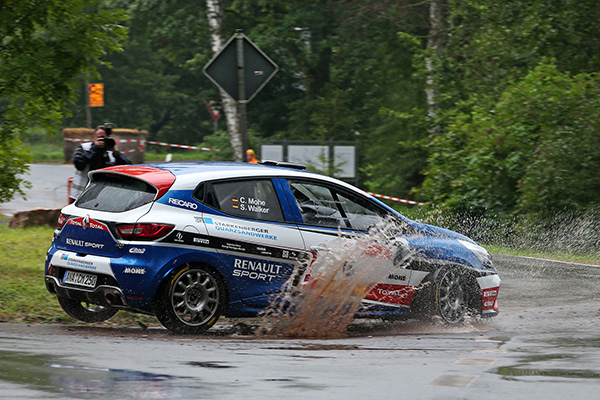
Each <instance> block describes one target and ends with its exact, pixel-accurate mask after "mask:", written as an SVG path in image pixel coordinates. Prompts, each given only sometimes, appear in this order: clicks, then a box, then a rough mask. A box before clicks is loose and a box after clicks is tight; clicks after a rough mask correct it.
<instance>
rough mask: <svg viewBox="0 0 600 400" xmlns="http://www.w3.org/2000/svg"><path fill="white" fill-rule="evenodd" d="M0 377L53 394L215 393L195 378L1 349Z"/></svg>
mask: <svg viewBox="0 0 600 400" xmlns="http://www.w3.org/2000/svg"><path fill="white" fill-rule="evenodd" d="M0 380H2V381H5V382H9V383H12V384H16V385H19V386H24V387H27V388H28V389H31V390H36V391H40V392H43V393H46V394H48V395H51V396H53V397H54V396H67V397H69V398H98V399H100V398H101V399H111V398H119V399H123V398H133V399H135V398H140V399H176V398H185V399H187V398H193V397H194V396H196V395H197V394H198V393H199V392H200V391H202V392H201V393H204V394H210V393H211V392H214V394H216V391H215V390H214V389H211V388H210V387H206V385H203V384H202V383H201V382H199V380H198V379H192V378H183V377H177V376H172V375H165V374H153V373H148V372H141V371H132V370H125V369H105V368H94V367H87V366H81V365H73V364H68V363H66V362H64V360H61V359H60V358H59V357H55V356H51V355H44V354H41V355H39V354H29V353H22V352H11V351H4V350H0ZM44 397H45V396H44ZM41 398H42V397H41Z"/></svg>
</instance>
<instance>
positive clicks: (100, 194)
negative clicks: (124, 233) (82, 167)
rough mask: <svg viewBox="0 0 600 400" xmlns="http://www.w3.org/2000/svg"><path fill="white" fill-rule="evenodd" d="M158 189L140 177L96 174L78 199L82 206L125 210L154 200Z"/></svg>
mask: <svg viewBox="0 0 600 400" xmlns="http://www.w3.org/2000/svg"><path fill="white" fill-rule="evenodd" d="M155 196H156V189H155V188H154V187H153V186H152V185H150V184H148V183H146V182H144V181H141V180H139V179H136V178H132V177H129V176H124V175H116V174H94V176H93V178H92V182H91V183H90V185H89V186H88V188H87V189H86V190H85V192H83V193H82V195H81V196H80V197H79V199H77V202H76V203H75V205H76V206H77V207H80V208H86V209H89V210H97V211H109V212H123V211H128V210H132V209H134V208H137V207H140V206H143V205H144V204H148V203H150V202H152V201H153V200H154V198H155Z"/></svg>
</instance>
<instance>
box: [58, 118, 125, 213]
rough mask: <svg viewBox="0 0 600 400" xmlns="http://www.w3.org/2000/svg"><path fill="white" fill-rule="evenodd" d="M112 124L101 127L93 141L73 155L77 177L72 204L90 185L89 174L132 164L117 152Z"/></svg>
mask: <svg viewBox="0 0 600 400" xmlns="http://www.w3.org/2000/svg"><path fill="white" fill-rule="evenodd" d="M111 133H112V124H104V125H100V126H98V127H97V128H96V130H94V134H93V135H92V141H91V142H86V143H82V144H81V145H79V147H78V148H77V150H75V153H73V164H74V165H75V169H76V171H75V177H74V178H73V183H72V184H71V194H70V201H71V203H72V202H74V201H75V200H77V197H79V195H80V194H81V192H82V191H83V189H85V187H86V186H87V184H88V172H90V171H93V170H96V169H100V168H105V167H110V166H113V165H125V164H131V161H129V159H128V158H127V156H125V155H124V154H123V153H121V152H119V151H118V150H117V145H116V143H115V140H114V139H113V138H111V137H110V135H111Z"/></svg>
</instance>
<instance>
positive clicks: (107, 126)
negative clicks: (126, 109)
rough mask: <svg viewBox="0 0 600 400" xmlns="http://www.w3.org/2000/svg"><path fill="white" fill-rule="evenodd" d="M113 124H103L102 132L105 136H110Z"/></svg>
mask: <svg viewBox="0 0 600 400" xmlns="http://www.w3.org/2000/svg"><path fill="white" fill-rule="evenodd" d="M113 125H114V124H113V123H112V122H105V123H104V125H103V126H104V132H106V136H110V135H111V134H112V129H113Z"/></svg>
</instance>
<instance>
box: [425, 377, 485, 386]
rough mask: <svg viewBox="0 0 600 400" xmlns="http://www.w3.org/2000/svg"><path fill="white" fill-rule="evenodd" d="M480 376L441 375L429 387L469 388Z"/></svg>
mask: <svg viewBox="0 0 600 400" xmlns="http://www.w3.org/2000/svg"><path fill="white" fill-rule="evenodd" d="M477 378H479V375H440V376H438V377H437V378H435V379H434V380H432V381H431V382H429V386H450V387H468V386H469V385H470V384H471V383H473V382H475V379H477Z"/></svg>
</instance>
